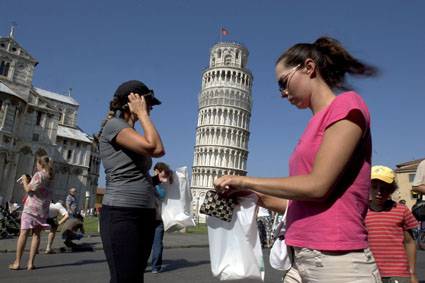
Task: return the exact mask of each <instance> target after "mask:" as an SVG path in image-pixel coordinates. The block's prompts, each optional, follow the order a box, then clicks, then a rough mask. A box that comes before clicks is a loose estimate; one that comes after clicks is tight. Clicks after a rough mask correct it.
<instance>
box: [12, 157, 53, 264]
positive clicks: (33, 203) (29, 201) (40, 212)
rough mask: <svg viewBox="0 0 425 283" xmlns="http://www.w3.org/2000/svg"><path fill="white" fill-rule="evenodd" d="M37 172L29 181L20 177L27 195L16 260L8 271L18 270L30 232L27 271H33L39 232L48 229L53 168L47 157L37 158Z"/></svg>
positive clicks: (24, 176)
mask: <svg viewBox="0 0 425 283" xmlns="http://www.w3.org/2000/svg"><path fill="white" fill-rule="evenodd" d="M36 166H37V172H36V173H35V174H34V176H33V177H32V178H31V180H29V178H28V177H27V176H26V175H22V177H21V181H20V182H21V184H22V186H23V188H24V190H25V192H26V193H27V197H26V199H25V203H24V210H23V211H22V215H21V231H20V234H19V237H18V242H17V244H16V245H17V246H16V259H15V261H14V262H13V263H12V264H10V265H9V269H12V270H18V269H20V264H21V258H22V254H23V252H24V249H25V245H26V242H27V238H28V236H29V235H30V232H32V240H31V248H30V255H29V258H28V263H27V270H32V269H35V265H34V259H35V255H36V253H37V252H38V247H39V245H40V232H41V230H42V229H48V228H49V225H48V224H47V216H48V214H49V203H50V199H51V191H50V188H49V185H50V183H51V181H52V179H53V168H52V164H51V161H50V159H49V157H48V156H41V157H37V163H36Z"/></svg>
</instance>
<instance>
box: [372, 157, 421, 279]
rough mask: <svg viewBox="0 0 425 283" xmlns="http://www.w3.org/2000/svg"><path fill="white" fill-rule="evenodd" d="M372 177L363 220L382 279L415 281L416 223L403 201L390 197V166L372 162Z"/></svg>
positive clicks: (392, 179) (392, 183) (394, 186)
mask: <svg viewBox="0 0 425 283" xmlns="http://www.w3.org/2000/svg"><path fill="white" fill-rule="evenodd" d="M371 179H372V180H371V184H372V185H371V191H370V194H371V201H370V204H369V210H368V213H367V216H366V221H365V222H366V227H367V230H368V232H369V236H368V240H369V246H370V249H371V251H372V253H373V255H374V257H375V259H376V264H377V265H378V268H379V273H380V274H381V277H382V282H383V283H394V282H398V283H410V282H411V283H418V277H417V275H416V242H415V240H414V238H413V232H412V229H414V228H416V227H417V225H418V223H417V221H416V219H415V217H414V216H413V214H412V213H411V212H410V210H409V209H408V208H407V207H406V206H405V205H401V204H398V203H396V202H394V201H393V200H392V199H391V194H392V193H393V192H394V191H395V190H396V189H397V183H396V181H395V174H394V171H393V170H392V169H391V168H389V167H386V166H381V165H377V166H373V167H372V176H371Z"/></svg>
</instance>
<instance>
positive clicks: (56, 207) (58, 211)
mask: <svg viewBox="0 0 425 283" xmlns="http://www.w3.org/2000/svg"><path fill="white" fill-rule="evenodd" d="M59 215H60V216H61V219H60V220H59V221H58V217H59ZM68 218H69V215H68V212H67V211H66V209H65V207H63V201H61V200H59V201H57V202H56V203H54V202H53V201H52V202H51V203H50V206H49V217H48V218H47V224H49V225H50V231H49V235H48V236H47V246H46V251H45V252H44V253H45V254H52V253H54V251H53V249H52V246H53V241H54V240H55V237H56V231H57V230H58V227H59V226H60V225H62V224H63V223H65V221H66V220H68Z"/></svg>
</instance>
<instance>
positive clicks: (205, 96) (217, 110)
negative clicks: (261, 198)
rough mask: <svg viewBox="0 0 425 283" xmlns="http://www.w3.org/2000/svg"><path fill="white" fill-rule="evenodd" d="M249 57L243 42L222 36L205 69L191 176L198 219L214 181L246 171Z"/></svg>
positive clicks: (250, 105) (202, 218) (249, 97)
mask: <svg viewBox="0 0 425 283" xmlns="http://www.w3.org/2000/svg"><path fill="white" fill-rule="evenodd" d="M247 62H248V50H247V49H246V48H245V47H244V46H242V45H241V44H238V43H230V42H220V43H217V44H216V45H214V46H213V47H212V49H211V52H210V61H209V67H208V68H207V69H205V70H204V71H203V74H202V89H201V92H200V95H199V110H198V112H199V113H198V124H197V128H196V144H195V150H194V151H195V152H194V158H193V167H192V181H191V190H192V195H193V210H194V211H196V216H197V220H198V222H205V216H204V215H202V214H199V213H198V212H199V207H200V205H201V204H202V202H203V200H204V197H205V193H206V191H207V190H209V189H211V188H212V187H213V181H214V180H215V179H216V178H217V177H220V176H222V175H242V176H244V175H246V173H247V171H246V165H247V159H248V140H249V121H250V117H251V107H252V97H251V88H252V80H253V77H252V74H251V72H250V71H249V70H248V69H247V68H246V65H247Z"/></svg>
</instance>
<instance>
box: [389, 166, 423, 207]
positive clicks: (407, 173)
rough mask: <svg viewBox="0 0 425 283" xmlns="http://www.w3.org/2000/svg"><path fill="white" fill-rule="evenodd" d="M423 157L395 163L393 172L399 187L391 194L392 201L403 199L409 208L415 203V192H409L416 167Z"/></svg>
mask: <svg viewBox="0 0 425 283" xmlns="http://www.w3.org/2000/svg"><path fill="white" fill-rule="evenodd" d="M424 159H425V158H421V159H416V160H412V161H407V162H404V163H401V164H397V165H396V166H397V168H396V169H395V173H396V179H397V184H398V187H399V188H398V190H396V191H395V192H394V194H393V195H392V199H393V200H394V201H397V202H398V201H400V200H402V199H404V200H405V201H406V205H407V206H408V207H409V208H412V206H413V205H414V204H415V203H416V197H417V194H415V193H413V194H412V193H411V189H412V183H413V180H414V179H415V175H416V169H417V168H418V165H419V163H420V162H421V161H422V160H424Z"/></svg>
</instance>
